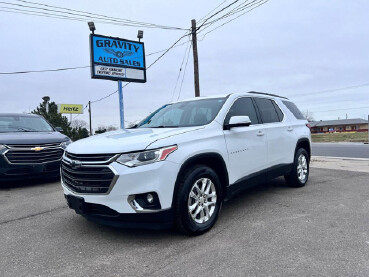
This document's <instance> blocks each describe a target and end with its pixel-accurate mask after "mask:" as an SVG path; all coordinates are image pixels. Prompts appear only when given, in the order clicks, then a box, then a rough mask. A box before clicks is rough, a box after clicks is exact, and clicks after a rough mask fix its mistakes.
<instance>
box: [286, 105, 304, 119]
mask: <svg viewBox="0 0 369 277" xmlns="http://www.w3.org/2000/svg"><path fill="white" fill-rule="evenodd" d="M282 102H283V104H284V105H285V106H286V107H287V108H288V109H289V110H290V112H291V113H292V114H293V115H294V116H295V117H296V119H305V117H304V115H303V114H302V112H301V111H300V110H299V108H297V106H296V105H295V104H294V103H292V102H290V101H282Z"/></svg>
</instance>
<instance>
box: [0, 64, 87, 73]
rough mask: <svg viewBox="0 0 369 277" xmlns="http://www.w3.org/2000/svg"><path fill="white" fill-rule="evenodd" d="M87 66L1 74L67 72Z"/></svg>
mask: <svg viewBox="0 0 369 277" xmlns="http://www.w3.org/2000/svg"><path fill="white" fill-rule="evenodd" d="M88 67H90V66H89V65H87V66H76V67H65V68H56V69H45V70H29V71H15V72H0V75H12V74H27V73H43V72H54V71H65V70H74V69H81V68H88Z"/></svg>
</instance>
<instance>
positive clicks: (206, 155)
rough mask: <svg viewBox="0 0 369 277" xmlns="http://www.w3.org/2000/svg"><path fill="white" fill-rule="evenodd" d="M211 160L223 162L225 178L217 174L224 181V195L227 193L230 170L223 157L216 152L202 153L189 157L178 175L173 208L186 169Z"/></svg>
mask: <svg viewBox="0 0 369 277" xmlns="http://www.w3.org/2000/svg"><path fill="white" fill-rule="evenodd" d="M209 158H216V159H217V160H218V161H220V162H221V167H222V169H223V173H224V176H220V174H219V172H217V174H218V176H219V178H220V179H221V180H222V187H223V189H224V193H225V192H226V188H227V187H228V186H229V177H228V169H227V165H226V163H225V161H224V159H223V157H222V156H221V155H220V154H219V153H216V152H206V153H201V154H197V155H194V156H192V157H189V158H188V159H187V160H186V161H185V162H184V163H183V164H182V165H181V167H180V169H179V171H178V174H177V178H176V181H175V185H174V190H173V197H172V207H174V203H175V197H176V194H177V192H178V189H179V184H180V181H181V177H182V176H183V174H184V173H185V170H186V168H188V167H190V166H191V165H195V164H196V163H197V162H198V163H197V164H202V163H201V162H200V161H201V160H204V159H209ZM204 165H208V164H206V163H205V164H204Z"/></svg>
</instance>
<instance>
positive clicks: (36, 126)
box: [0, 115, 54, 133]
mask: <svg viewBox="0 0 369 277" xmlns="http://www.w3.org/2000/svg"><path fill="white" fill-rule="evenodd" d="M53 131H54V129H53V128H52V127H51V126H50V124H49V123H47V121H46V120H45V119H43V118H42V117H36V116H35V117H34V116H21V115H20V116H17V115H15V116H1V115H0V133H10V132H53Z"/></svg>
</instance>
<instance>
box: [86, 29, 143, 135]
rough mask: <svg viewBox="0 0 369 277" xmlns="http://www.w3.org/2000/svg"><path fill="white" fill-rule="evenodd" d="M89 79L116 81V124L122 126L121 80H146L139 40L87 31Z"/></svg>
mask: <svg viewBox="0 0 369 277" xmlns="http://www.w3.org/2000/svg"><path fill="white" fill-rule="evenodd" d="M90 52H91V53H90V54H91V78H93V79H107V80H113V81H118V94H119V114H120V127H121V128H122V129H124V106H123V87H122V81H125V82H136V83H145V82H146V62H145V47H144V43H143V42H139V41H138V42H137V41H131V40H126V39H121V38H115V37H107V36H101V35H95V34H90Z"/></svg>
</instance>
